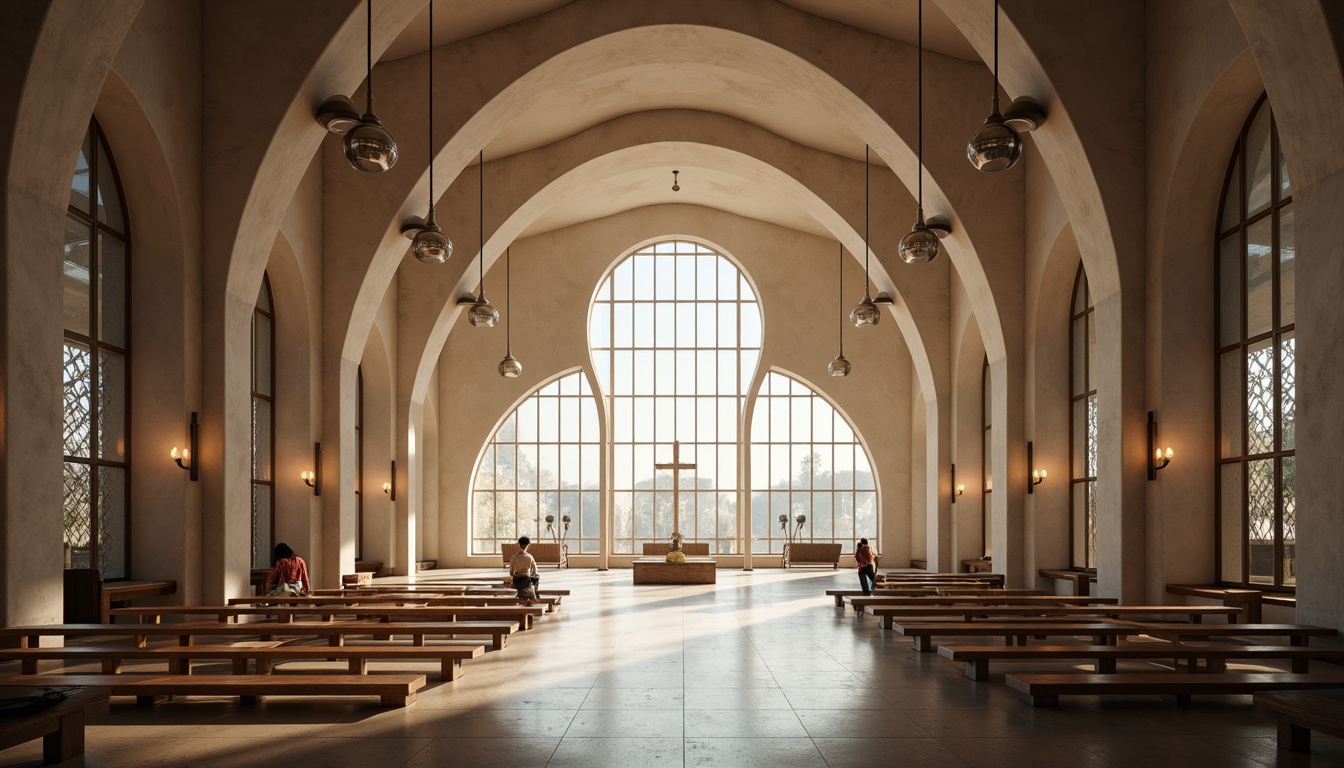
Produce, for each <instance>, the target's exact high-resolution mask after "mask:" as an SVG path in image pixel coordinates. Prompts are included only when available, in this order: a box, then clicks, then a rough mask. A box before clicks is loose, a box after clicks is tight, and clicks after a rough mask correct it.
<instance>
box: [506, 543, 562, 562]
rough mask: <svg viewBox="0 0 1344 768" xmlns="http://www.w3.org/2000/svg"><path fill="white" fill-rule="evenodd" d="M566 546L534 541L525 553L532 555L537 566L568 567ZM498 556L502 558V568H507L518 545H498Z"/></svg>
mask: <svg viewBox="0 0 1344 768" xmlns="http://www.w3.org/2000/svg"><path fill="white" fill-rule="evenodd" d="M568 549H569V548H568V546H566V545H563V544H557V543H555V542H553V541H534V542H532V543H531V544H529V545H528V547H527V553H528V554H529V555H532V559H533V560H536V561H537V565H554V566H555V567H556V568H568V567H569V556H568V555H569V552H568ZM499 550H500V554H501V555H503V557H504V567H505V568H508V567H509V559H510V558H512V557H513V556H514V554H515V553H517V552H518V545H517V544H513V543H510V542H505V543H503V544H500V545H499Z"/></svg>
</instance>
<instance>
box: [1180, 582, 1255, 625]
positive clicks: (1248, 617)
mask: <svg viewBox="0 0 1344 768" xmlns="http://www.w3.org/2000/svg"><path fill="white" fill-rule="evenodd" d="M1167 594H1170V595H1188V596H1191V597H1203V598H1207V599H1209V600H1218V601H1220V602H1222V604H1223V605H1232V606H1236V607H1238V608H1241V609H1242V611H1243V613H1242V617H1241V620H1242V621H1243V622H1245V623H1246V624H1259V623H1260V619H1261V616H1262V611H1261V608H1260V606H1261V604H1262V603H1261V601H1262V596H1263V593H1262V592H1261V591H1260V590H1258V589H1240V588H1236V587H1219V586H1213V585H1208V586H1205V585H1200V584H1168V585H1167Z"/></svg>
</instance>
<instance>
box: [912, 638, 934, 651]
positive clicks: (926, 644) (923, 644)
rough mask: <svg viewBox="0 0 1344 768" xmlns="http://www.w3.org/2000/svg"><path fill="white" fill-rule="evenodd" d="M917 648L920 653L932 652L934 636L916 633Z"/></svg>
mask: <svg viewBox="0 0 1344 768" xmlns="http://www.w3.org/2000/svg"><path fill="white" fill-rule="evenodd" d="M915 650H916V651H919V652H920V653H932V652H933V638H931V637H929V636H928V635H915Z"/></svg>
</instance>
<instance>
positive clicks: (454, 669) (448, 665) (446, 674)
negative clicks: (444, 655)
mask: <svg viewBox="0 0 1344 768" xmlns="http://www.w3.org/2000/svg"><path fill="white" fill-rule="evenodd" d="M461 674H462V660H461V659H444V660H443V665H442V668H441V669H440V670H439V678H440V679H441V680H447V681H448V682H450V683H451V682H452V681H454V680H456V679H457V678H458V676H459V675H461Z"/></svg>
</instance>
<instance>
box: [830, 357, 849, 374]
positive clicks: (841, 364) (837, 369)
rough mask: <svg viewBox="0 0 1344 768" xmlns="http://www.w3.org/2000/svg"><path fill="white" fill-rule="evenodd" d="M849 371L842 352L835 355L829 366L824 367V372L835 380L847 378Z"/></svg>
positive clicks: (847, 362)
mask: <svg viewBox="0 0 1344 768" xmlns="http://www.w3.org/2000/svg"><path fill="white" fill-rule="evenodd" d="M849 369H850V365H849V361H848V360H846V359H845V355H844V353H843V352H842V353H841V354H838V355H836V356H835V359H834V360H832V361H831V364H830V365H828V366H826V372H827V373H829V374H831V375H832V376H834V377H836V378H841V377H844V376H848V375H849Z"/></svg>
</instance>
